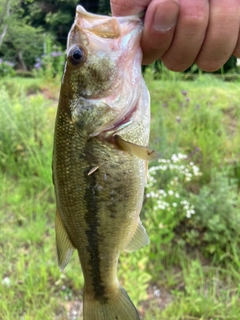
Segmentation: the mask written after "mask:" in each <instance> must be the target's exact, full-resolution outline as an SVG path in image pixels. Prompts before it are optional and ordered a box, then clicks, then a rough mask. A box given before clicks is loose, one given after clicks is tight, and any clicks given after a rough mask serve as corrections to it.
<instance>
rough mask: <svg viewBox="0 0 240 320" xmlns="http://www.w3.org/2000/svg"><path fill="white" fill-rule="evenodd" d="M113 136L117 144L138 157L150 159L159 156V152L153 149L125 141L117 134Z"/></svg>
mask: <svg viewBox="0 0 240 320" xmlns="http://www.w3.org/2000/svg"><path fill="white" fill-rule="evenodd" d="M114 138H115V142H116V144H117V146H119V147H120V148H121V149H122V150H124V151H127V152H129V153H131V154H133V155H134V156H136V157H138V158H140V159H143V160H147V161H151V160H156V159H159V158H160V154H159V153H158V152H157V151H155V150H153V149H149V148H148V147H144V146H139V145H137V144H134V143H132V142H129V141H126V140H124V139H122V138H120V137H119V136H118V135H115V136H114Z"/></svg>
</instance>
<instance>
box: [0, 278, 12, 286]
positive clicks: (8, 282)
mask: <svg viewBox="0 0 240 320" xmlns="http://www.w3.org/2000/svg"><path fill="white" fill-rule="evenodd" d="M2 285H3V286H5V287H10V285H11V280H10V278H9V277H5V278H3V279H2Z"/></svg>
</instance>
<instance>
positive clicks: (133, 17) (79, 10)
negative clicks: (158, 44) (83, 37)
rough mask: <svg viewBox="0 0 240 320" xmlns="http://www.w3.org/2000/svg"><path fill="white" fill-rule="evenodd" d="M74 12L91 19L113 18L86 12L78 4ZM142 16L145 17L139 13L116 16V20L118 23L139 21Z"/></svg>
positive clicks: (142, 13)
mask: <svg viewBox="0 0 240 320" xmlns="http://www.w3.org/2000/svg"><path fill="white" fill-rule="evenodd" d="M76 12H77V13H80V14H82V15H84V16H86V17H89V18H93V19H94V18H98V19H102V20H106V19H112V18H113V17H112V16H107V15H100V14H96V13H91V12H87V11H86V10H85V9H84V8H83V7H82V6H81V5H80V4H79V5H77V8H76ZM144 15H145V12H140V13H138V14H135V15H130V16H123V17H120V16H118V17H116V18H117V19H118V20H119V22H125V21H129V20H133V21H134V20H135V21H139V20H140V19H141V18H143V17H144Z"/></svg>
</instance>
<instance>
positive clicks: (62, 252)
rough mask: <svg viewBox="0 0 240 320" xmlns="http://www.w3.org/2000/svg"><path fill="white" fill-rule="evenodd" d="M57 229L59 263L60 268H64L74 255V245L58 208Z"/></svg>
mask: <svg viewBox="0 0 240 320" xmlns="http://www.w3.org/2000/svg"><path fill="white" fill-rule="evenodd" d="M55 230H56V243H57V256H58V265H59V267H60V269H61V270H63V269H64V268H65V267H66V265H67V264H68V261H69V260H70V258H71V256H72V253H73V250H74V247H73V245H72V243H71V241H70V239H69V237H68V234H67V232H66V230H65V228H64V225H63V222H62V219H61V217H60V214H59V212H58V210H57V211H56V220H55Z"/></svg>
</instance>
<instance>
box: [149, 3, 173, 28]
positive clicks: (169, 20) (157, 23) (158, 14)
mask: <svg viewBox="0 0 240 320" xmlns="http://www.w3.org/2000/svg"><path fill="white" fill-rule="evenodd" d="M178 12H179V5H178V4H177V3H176V2H175V1H172V2H170V3H169V2H164V3H162V4H160V5H158V7H157V9H156V11H155V12H154V16H153V28H154V29H156V30H158V31H161V32H167V31H169V30H170V29H172V28H173V27H174V26H175V24H176V22H177V18H178Z"/></svg>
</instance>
